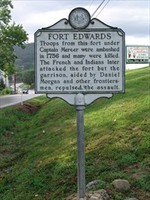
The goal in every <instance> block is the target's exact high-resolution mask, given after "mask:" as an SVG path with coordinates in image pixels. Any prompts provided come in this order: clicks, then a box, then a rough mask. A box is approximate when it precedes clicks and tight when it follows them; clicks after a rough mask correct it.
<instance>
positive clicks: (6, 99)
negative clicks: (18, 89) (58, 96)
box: [0, 91, 41, 108]
mask: <svg viewBox="0 0 150 200" xmlns="http://www.w3.org/2000/svg"><path fill="white" fill-rule="evenodd" d="M40 95H41V94H34V93H33V92H32V91H30V92H29V94H14V95H6V96H0V108H4V107H7V106H11V105H15V104H18V103H20V104H21V103H23V102H24V101H26V100H28V99H32V98H34V97H37V96H40Z"/></svg>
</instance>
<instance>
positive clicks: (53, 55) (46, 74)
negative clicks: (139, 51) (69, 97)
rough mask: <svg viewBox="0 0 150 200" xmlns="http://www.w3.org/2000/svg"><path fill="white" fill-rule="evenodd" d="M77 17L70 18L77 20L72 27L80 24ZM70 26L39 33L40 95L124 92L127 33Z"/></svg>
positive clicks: (42, 30) (36, 43) (108, 27)
mask: <svg viewBox="0 0 150 200" xmlns="http://www.w3.org/2000/svg"><path fill="white" fill-rule="evenodd" d="M75 14H76V13H75ZM75 14H74V15H73V14H71V15H70V18H71V19H72V18H73V16H74V19H76V21H73V20H72V22H71V26H77V24H78V23H77V19H78V18H77V17H76V16H75ZM78 21H79V20H78ZM97 21H98V20H97ZM98 22H99V23H100V21H98ZM59 23H60V22H59ZM79 23H80V21H79ZM85 23H86V20H85ZM93 24H94V23H93ZM68 26H69V27H71V26H70V25H68V24H67V22H66V28H63V29H60V28H59V29H58V28H55V27H54V28H51V27H48V28H44V29H39V30H38V31H37V32H36V33H35V49H36V55H35V61H36V92H37V93H48V94H77V93H82V94H92V93H93V94H96V93H118V92H124V68H125V56H124V54H125V39H124V32H123V31H122V30H121V29H118V28H112V27H110V26H108V25H107V26H106V27H107V28H101V27H100V28H95V27H94V25H92V22H91V26H93V28H91V27H90V28H88V27H87V28H82V29H78V27H77V28H76V29H75V28H74V29H72V27H71V28H68ZM87 26H88V23H87ZM64 27H65V25H64Z"/></svg>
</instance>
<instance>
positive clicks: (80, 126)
mask: <svg viewBox="0 0 150 200" xmlns="http://www.w3.org/2000/svg"><path fill="white" fill-rule="evenodd" d="M84 104H85V101H84V95H83V94H80V93H79V94H77V95H76V111H77V148H78V150H77V151H78V195H79V199H82V198H84V197H85V151H84V109H85V106H84Z"/></svg>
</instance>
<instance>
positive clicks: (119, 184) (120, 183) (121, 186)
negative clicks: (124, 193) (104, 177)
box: [112, 179, 130, 191]
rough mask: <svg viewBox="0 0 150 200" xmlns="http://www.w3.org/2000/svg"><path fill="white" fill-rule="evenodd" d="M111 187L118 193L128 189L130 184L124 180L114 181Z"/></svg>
mask: <svg viewBox="0 0 150 200" xmlns="http://www.w3.org/2000/svg"><path fill="white" fill-rule="evenodd" d="M112 185H113V186H114V187H115V188H116V189H117V190H119V191H121V190H129V189H130V183H129V182H128V181H127V180H125V179H116V180H114V181H113V182H112Z"/></svg>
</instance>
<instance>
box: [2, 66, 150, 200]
mask: <svg viewBox="0 0 150 200" xmlns="http://www.w3.org/2000/svg"><path fill="white" fill-rule="evenodd" d="M149 78H150V69H149V68H148V67H146V68H142V69H138V70H129V71H127V73H126V92H125V94H116V95H114V97H113V98H111V99H99V100H96V101H95V102H94V103H92V104H91V105H89V106H87V107H86V109H85V114H84V117H85V122H84V123H85V124H84V125H85V153H86V182H87V183H88V182H90V181H92V180H95V179H100V180H103V181H104V182H105V183H106V185H107V190H108V191H109V192H110V193H111V195H112V196H113V197H114V199H115V200H123V199H124V197H125V196H127V195H130V196H134V197H136V198H138V199H139V200H140V199H141V200H143V199H144V200H148V199H150V172H149V168H150V82H149ZM29 105H30V106H29ZM32 108H33V109H32ZM32 111H33V112H32ZM76 143H77V142H76V111H75V108H74V107H73V106H70V105H68V104H67V103H66V102H64V101H62V100H60V99H53V100H49V99H47V98H46V97H44V96H40V97H38V98H35V99H32V100H30V101H27V102H26V104H25V105H24V106H12V107H8V108H3V109H1V110H0V146H1V148H0V170H1V173H0V199H1V200H11V199H13V200H22V199H23V200H43V199H45V200H64V199H66V197H67V196H69V195H70V194H72V193H76V191H77V163H76V162H77V161H76V160H77V144H76ZM116 178H125V179H127V180H129V182H130V183H131V185H132V188H131V191H130V194H129V193H128V194H126V193H118V192H117V191H115V190H114V188H113V187H112V186H111V184H110V183H111V182H112V181H113V180H114V179H116Z"/></svg>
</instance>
